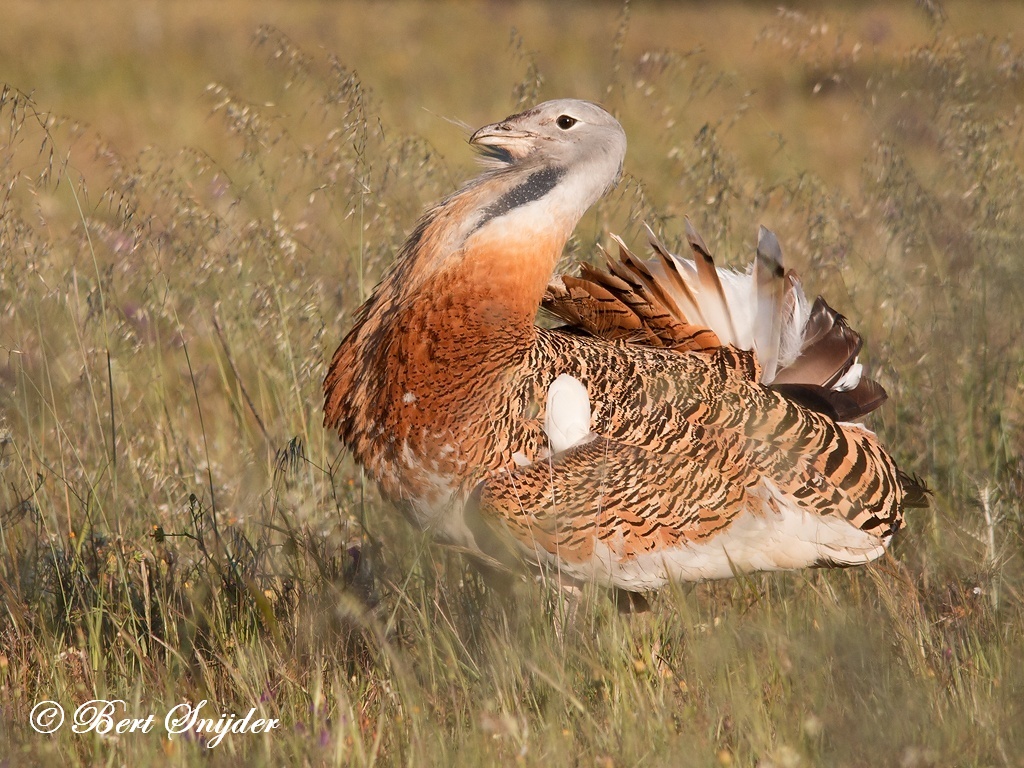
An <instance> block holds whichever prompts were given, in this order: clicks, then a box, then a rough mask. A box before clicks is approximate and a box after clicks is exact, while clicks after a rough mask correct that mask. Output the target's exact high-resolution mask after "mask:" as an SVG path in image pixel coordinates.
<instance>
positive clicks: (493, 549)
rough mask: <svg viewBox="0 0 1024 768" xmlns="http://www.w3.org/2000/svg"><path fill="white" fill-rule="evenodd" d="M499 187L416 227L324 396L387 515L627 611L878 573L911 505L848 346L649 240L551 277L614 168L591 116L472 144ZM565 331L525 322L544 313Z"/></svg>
mask: <svg viewBox="0 0 1024 768" xmlns="http://www.w3.org/2000/svg"><path fill="white" fill-rule="evenodd" d="M470 144H472V145H474V146H475V147H476V148H478V149H479V150H480V151H481V152H482V153H483V154H484V155H485V157H486V160H487V163H488V165H489V168H488V169H487V170H486V171H485V172H484V173H483V174H482V175H481V176H479V177H478V178H476V179H474V180H473V181H471V182H469V183H468V184H466V185H465V186H464V187H463V188H462V189H460V190H459V191H458V192H456V193H454V194H453V195H451V196H450V197H448V198H447V199H445V200H444V201H442V202H441V203H440V204H438V205H437V206H435V207H433V208H431V209H430V210H428V211H427V213H426V214H425V215H424V216H423V218H422V219H421V220H420V222H419V224H418V225H417V226H416V228H415V230H414V231H413V233H412V235H411V236H410V237H409V239H408V241H407V242H406V244H405V246H404V247H403V248H402V250H401V252H400V253H399V254H398V257H397V259H396V261H395V264H394V266H393V268H392V269H391V271H390V272H389V273H388V274H387V276H386V277H385V278H384V279H383V280H382V281H381V283H380V284H379V285H378V286H377V288H376V290H375V291H374V292H373V295H372V296H371V297H370V298H369V300H368V301H367V302H366V303H365V304H364V305H363V307H362V308H361V309H360V311H359V314H358V318H357V320H356V323H355V326H354V327H353V328H352V329H351V330H350V331H349V333H348V334H347V335H346V336H345V339H344V340H343V341H342V343H341V346H339V347H338V350H337V352H336V353H335V355H334V359H333V361H332V362H331V366H330V370H329V372H328V374H327V378H326V381H325V382H324V392H325V395H326V401H325V419H324V423H325V425H326V426H327V427H329V428H334V429H337V430H338V431H339V433H340V435H341V438H342V440H343V441H344V442H345V444H346V445H347V446H348V447H349V448H350V449H351V451H352V453H353V455H354V456H355V458H356V459H357V460H358V461H359V462H360V463H362V464H363V465H364V466H365V467H366V469H367V470H368V471H369V473H370V475H371V476H372V477H373V478H374V479H375V480H376V481H377V482H378V483H379V485H380V487H381V489H382V491H383V493H384V495H385V496H387V497H388V498H390V499H391V500H393V501H394V502H395V503H396V504H398V505H399V506H400V507H401V508H403V509H404V510H405V511H406V512H407V514H409V515H410V516H411V518H412V519H413V520H414V521H415V522H416V523H417V524H418V525H420V526H423V527H425V528H429V529H431V530H432V531H433V532H434V533H435V534H436V535H437V536H438V537H439V538H441V539H442V540H444V541H447V542H449V543H452V544H455V545H458V546H461V547H464V548H466V549H467V550H468V551H470V552H476V553H480V554H482V555H486V556H494V557H498V558H499V559H502V560H507V558H506V557H504V554H505V553H507V552H508V551H510V550H511V551H517V552H518V553H519V555H521V556H523V557H524V558H525V559H526V560H528V561H531V562H533V563H536V564H539V565H542V566H548V565H550V566H554V567H556V568H557V569H558V570H559V572H560V573H561V574H562V575H563V576H566V577H569V578H571V579H577V580H597V581H598V582H600V583H603V584H606V585H609V586H614V587H618V588H621V589H625V590H630V591H642V590H648V589H655V588H658V587H660V586H663V585H664V584H666V583H667V582H669V581H672V580H692V579H705V578H708V579H710V578H722V577H728V576H731V575H733V574H735V573H737V572H744V571H756V570H776V569H788V568H800V567H805V566H812V565H825V564H831V565H854V564H860V563H866V562H869V561H871V560H873V559H875V558H877V557H878V556H880V555H881V554H882V553H883V552H884V550H885V548H886V546H887V545H888V544H889V541H890V539H891V538H892V536H893V534H894V533H895V532H896V531H897V530H899V528H900V527H901V526H902V524H903V510H904V508H905V507H907V506H914V505H918V504H921V503H923V500H924V494H923V490H922V489H921V488H920V487H919V486H918V485H917V484H916V483H915V482H914V481H913V480H912V479H911V478H909V477H908V476H907V475H905V474H904V473H903V472H901V471H900V470H899V469H898V468H897V467H896V464H895V463H894V462H893V460H892V458H891V457H890V456H889V455H888V453H886V452H885V450H883V448H882V447H881V446H880V445H879V443H878V441H877V439H876V438H875V435H874V434H873V433H871V432H870V431H868V430H867V429H865V428H864V427H863V426H860V425H857V424H853V423H849V420H850V419H853V418H857V417H858V416H860V415H861V414H863V413H865V412H867V411H869V410H871V409H872V408H874V407H876V406H877V405H879V404H880V403H881V401H882V400H883V399H884V397H885V393H884V392H883V391H882V389H881V387H879V386H878V385H876V384H874V383H873V382H871V381H869V380H868V379H867V378H863V377H862V376H861V367H860V365H859V364H857V362H856V354H857V351H858V350H859V348H860V337H859V336H858V335H857V334H856V333H855V332H853V331H852V330H851V329H850V328H849V326H848V325H847V324H846V322H845V321H844V319H843V318H842V317H841V316H840V315H838V314H837V313H835V312H834V311H833V310H831V309H830V308H829V307H828V305H827V304H825V303H824V301H822V300H820V299H819V300H818V301H817V302H815V303H814V304H813V305H811V304H810V303H809V302H808V301H807V300H806V298H805V297H804V294H803V291H802V290H801V289H800V285H799V283H798V281H797V280H796V278H795V276H794V275H792V274H791V273H785V272H784V270H783V267H782V257H781V252H780V250H779V247H778V243H777V242H776V240H775V237H774V235H772V234H771V233H770V232H768V231H767V230H762V232H761V236H760V238H759V244H758V251H757V258H756V260H755V263H754V265H753V267H752V268H751V270H750V271H749V272H748V273H747V274H739V273H734V272H730V271H726V270H718V269H716V268H715V267H714V265H713V263H712V261H711V256H710V254H709V253H708V249H707V247H706V246H705V245H704V243H703V242H702V241H701V239H700V237H699V236H698V235H697V234H696V232H694V231H693V230H692V228H690V227H689V225H688V227H687V229H688V235H689V239H690V243H691V246H692V248H693V250H694V253H695V260H694V261H689V260H686V259H680V258H678V257H675V256H673V255H672V254H669V253H668V252H667V251H666V250H665V248H664V246H662V245H661V244H660V243H659V242H658V241H657V239H656V238H654V237H653V233H651V242H652V245H653V246H654V248H655V251H656V253H655V256H654V258H653V259H652V260H651V261H648V262H643V261H641V260H639V259H637V258H636V257H635V256H633V255H632V254H631V253H630V252H629V251H628V249H626V247H625V246H624V245H622V244H621V243H620V251H621V260H620V261H618V262H614V261H611V260H609V262H608V271H602V270H599V269H597V268H593V267H584V268H583V272H582V274H581V276H580V277H575V278H574V277H569V276H563V277H556V278H554V279H552V271H553V270H554V267H555V264H556V262H557V260H558V258H559V256H560V255H561V253H562V249H563V247H564V245H565V243H566V241H567V240H568V238H569V236H570V235H571V233H572V231H573V228H574V227H575V226H576V224H577V222H578V221H579V219H580V217H581V216H582V215H583V213H584V212H585V211H586V210H587V209H588V208H589V207H590V206H591V205H592V204H593V203H594V202H596V201H597V200H598V198H600V197H601V196H602V195H603V194H604V193H605V192H606V191H607V190H608V189H609V188H611V187H612V186H613V185H614V184H615V183H616V181H617V180H618V177H619V174H620V172H621V168H622V162H623V158H624V156H625V151H626V137H625V134H624V132H623V130H622V127H621V126H620V125H619V123H618V122H617V121H616V120H615V119H614V118H613V117H612V116H611V115H610V114H608V113H607V112H606V111H605V110H604V109H602V108H601V107H599V106H597V105H595V104H592V103H589V102H585V101H577V100H571V99H562V100H558V101H549V102H545V103H543V104H540V105H539V106H537V107H534V108H533V109H530V110H527V111H526V112H522V113H520V114H517V115H513V116H511V117H508V118H506V119H505V120H502V121H501V122H498V123H494V124H492V125H488V126H485V127H483V128H481V129H480V130H478V131H477V132H476V133H474V134H473V135H472V137H471V138H470ZM542 302H543V303H544V304H545V306H546V307H547V308H548V309H549V310H551V311H552V312H553V313H554V314H556V315H557V316H559V317H561V318H562V319H563V320H565V321H567V322H568V325H567V326H564V327H562V328H558V329H555V330H547V329H543V328H539V327H537V326H536V325H535V324H534V318H535V316H536V313H537V310H538V307H539V306H540V305H541V303H542Z"/></svg>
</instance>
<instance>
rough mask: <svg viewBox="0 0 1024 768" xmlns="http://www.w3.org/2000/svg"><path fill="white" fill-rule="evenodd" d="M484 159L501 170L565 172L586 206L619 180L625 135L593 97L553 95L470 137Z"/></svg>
mask: <svg viewBox="0 0 1024 768" xmlns="http://www.w3.org/2000/svg"><path fill="white" fill-rule="evenodd" d="M469 143H470V144H471V145H472V146H473V147H474V148H475V149H477V150H479V152H480V153H481V155H482V156H483V158H484V161H485V163H486V164H487V165H488V166H490V167H492V168H494V169H496V170H498V171H499V172H500V171H503V170H506V171H512V170H522V171H523V172H524V173H534V172H536V171H537V170H543V169H546V168H550V169H554V170H556V171H558V172H560V173H561V174H563V178H562V182H566V183H568V184H570V185H571V186H572V187H573V188H574V189H575V191H576V192H578V194H579V195H580V196H581V198H582V199H581V201H580V202H581V203H585V204H584V208H586V207H589V206H590V205H591V204H593V203H594V202H595V201H596V200H597V199H598V198H599V197H601V195H603V194H604V193H605V192H607V191H608V190H609V189H610V188H611V187H613V186H614V185H615V183H616V182H617V181H618V180H619V176H620V175H621V173H622V161H623V159H624V158H625V156H626V133H625V131H623V130H622V126H621V125H619V122H618V120H616V119H615V118H614V117H612V116H611V115H610V114H609V113H608V112H607V111H606V110H604V109H603V108H601V107H599V106H598V105H597V104H594V103H593V102H590V101H581V100H579V99H555V100H554V101H545V102H544V103H543V104H538V105H537V106H535V107H533V108H532V109H528V110H526V111H525V112H520V113H519V114H516V115H511V116H510V117H506V118H505V119H504V120H502V121H500V122H497V123H491V124H490V125H485V126H484V127H483V128H481V129H480V130H478V131H477V132H476V133H474V134H473V135H472V136H470V138H469Z"/></svg>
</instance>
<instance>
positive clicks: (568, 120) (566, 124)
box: [555, 115, 579, 131]
mask: <svg viewBox="0 0 1024 768" xmlns="http://www.w3.org/2000/svg"><path fill="white" fill-rule="evenodd" d="M578 122H579V120H577V119H576V118H575V117H569V116H568V115H560V116H559V118H558V119H557V120H555V125H557V126H558V127H559V128H561V129H562V130H563V131H568V130H569V129H570V128H572V127H573V126H574V125H576V123H578Z"/></svg>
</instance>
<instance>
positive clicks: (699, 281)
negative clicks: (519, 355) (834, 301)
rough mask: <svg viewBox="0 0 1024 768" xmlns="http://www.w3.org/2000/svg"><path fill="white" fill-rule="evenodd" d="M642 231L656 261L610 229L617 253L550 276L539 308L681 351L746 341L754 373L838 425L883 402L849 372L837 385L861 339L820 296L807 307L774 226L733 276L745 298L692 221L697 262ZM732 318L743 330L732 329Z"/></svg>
mask: <svg viewBox="0 0 1024 768" xmlns="http://www.w3.org/2000/svg"><path fill="white" fill-rule="evenodd" d="M647 234H648V239H649V241H650V244H651V247H652V249H653V250H654V254H655V255H654V256H653V258H651V259H648V260H642V259H640V258H638V257H637V256H635V255H634V254H633V252H632V251H630V249H629V248H628V247H627V246H626V244H625V243H624V242H623V241H622V240H621V239H619V238H618V237H615V236H614V235H613V236H612V237H613V239H614V241H615V242H616V244H617V245H618V247H619V258H618V259H617V260H616V259H612V258H611V257H609V256H608V255H607V254H605V257H606V260H607V264H606V268H605V269H600V268H598V267H594V266H592V265H589V264H581V265H580V276H579V277H578V278H573V277H568V276H566V277H563V278H556V279H555V280H554V281H553V282H552V284H551V285H550V286H549V287H548V291H547V294H546V296H545V298H544V304H543V306H544V308H545V309H546V310H547V311H549V312H550V313H551V314H553V315H555V316H556V317H558V318H560V319H562V320H564V321H565V322H567V323H569V324H570V325H571V326H573V327H574V328H576V329H578V330H582V331H584V332H586V333H590V334H593V335H596V336H601V337H603V338H607V339H612V340H621V341H629V342H634V343H639V344H646V345H648V346H654V347H670V348H673V349H677V350H679V351H684V352H685V351H709V350H716V349H720V348H721V347H722V346H724V344H723V342H724V341H725V340H726V339H732V340H733V341H734V342H737V341H738V340H740V339H743V341H742V342H739V343H740V346H739V347H738V348H743V349H754V350H756V357H757V365H756V366H755V367H753V368H752V369H751V371H752V375H754V376H755V377H758V378H759V380H760V381H761V382H762V383H764V384H767V385H769V386H771V387H772V388H774V389H776V390H777V391H779V392H783V393H785V394H786V395H787V396H788V397H790V398H791V399H793V400H795V401H797V402H800V403H801V404H803V405H805V406H807V407H809V408H812V409H813V410H816V411H819V412H821V413H823V414H826V415H828V416H830V417H832V418H834V419H836V420H839V421H850V420H853V419H857V418H859V417H861V416H863V415H864V414H866V413H869V412H871V411H872V410H874V409H875V408H877V407H878V406H879V405H881V404H882V402H884V401H885V399H886V393H885V390H884V389H883V388H882V387H881V386H880V385H878V384H877V383H876V382H874V381H871V380H870V379H868V378H866V377H861V378H860V380H859V381H857V380H856V373H854V374H853V375H852V376H850V377H847V378H848V379H849V381H842V380H843V377H844V376H846V375H847V374H848V373H850V372H851V368H852V367H853V366H854V365H856V360H857V354H858V352H859V351H860V349H861V345H862V342H861V338H860V336H859V335H858V334H857V333H856V332H855V331H854V330H853V329H852V328H851V327H850V326H849V324H848V323H847V321H846V318H844V317H843V316H842V315H840V314H839V313H838V312H836V311H835V310H834V309H832V308H831V307H830V306H829V305H828V303H826V302H825V300H824V299H822V298H820V297H819V298H818V299H817V300H815V302H814V304H813V306H812V307H811V309H810V311H809V312H808V310H807V308H806V306H807V305H806V299H805V298H804V295H803V290H802V289H801V288H800V281H799V279H798V278H797V276H796V274H795V273H793V272H792V271H790V272H787V271H786V270H785V267H784V266H783V260H782V250H781V248H780V247H779V243H778V240H777V239H776V237H775V235H774V234H773V233H772V232H771V231H770V230H767V229H765V228H764V227H762V228H761V229H760V231H759V233H758V245H757V256H756V260H755V262H754V265H753V268H752V273H748V275H747V276H742V275H739V274H738V273H737V274H735V275H730V277H729V279H730V280H732V281H735V280H737V279H739V280H742V279H747V280H752V281H753V288H752V289H751V292H750V293H749V294H747V293H745V292H744V291H745V289H737V285H736V283H735V282H733V283H732V284H731V286H730V292H729V293H727V292H726V291H725V290H724V288H723V284H722V278H721V277H720V276H719V271H718V269H717V268H716V267H715V265H714V260H713V259H712V257H711V253H710V251H709V249H708V247H707V245H706V244H705V242H704V240H703V238H701V236H700V235H699V234H698V233H697V231H696V230H695V229H694V228H693V225H692V224H691V223H690V222H689V220H687V222H686V235H687V240H688V241H689V244H690V247H691V249H692V250H693V252H694V256H695V259H694V261H693V262H690V261H688V260H680V259H677V258H676V257H674V256H673V255H672V254H671V253H670V252H669V251H668V249H667V248H666V247H665V246H664V245H663V244H662V242H661V241H660V240H659V239H658V237H657V236H656V235H655V234H654V232H653V231H652V230H651V229H650V227H648V228H647ZM602 252H603V251H602ZM695 291H696V292H695ZM737 291H739V292H737ZM730 295H731V296H732V301H733V302H737V301H745V300H747V299H746V296H748V295H749V296H750V300H751V301H753V302H754V306H753V307H749V306H747V307H734V308H730V300H729V296H730ZM736 313H738V314H736ZM737 318H739V320H737ZM804 318H806V320H804ZM737 322H742V323H743V324H744V327H743V328H737V327H736V323H737ZM750 325H752V326H753V329H752V330H751V329H750V328H749V327H748V326H750ZM719 332H720V333H721V335H719ZM773 368H774V371H773V370H772V369H773ZM854 384H855V385H854ZM837 385H838V386H841V387H843V388H842V389H836V386H837Z"/></svg>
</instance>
